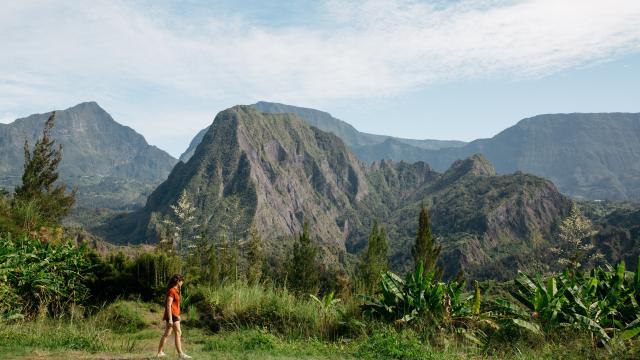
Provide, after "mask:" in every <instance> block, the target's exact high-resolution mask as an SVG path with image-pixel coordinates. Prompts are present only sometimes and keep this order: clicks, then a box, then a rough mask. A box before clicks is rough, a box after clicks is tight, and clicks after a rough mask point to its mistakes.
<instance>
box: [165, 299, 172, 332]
mask: <svg viewBox="0 0 640 360" xmlns="http://www.w3.org/2000/svg"><path fill="white" fill-rule="evenodd" d="M172 303H173V297H172V296H167V304H166V306H165V308H166V312H167V314H168V317H169V325H172V324H173V314H172V313H171V304H172Z"/></svg>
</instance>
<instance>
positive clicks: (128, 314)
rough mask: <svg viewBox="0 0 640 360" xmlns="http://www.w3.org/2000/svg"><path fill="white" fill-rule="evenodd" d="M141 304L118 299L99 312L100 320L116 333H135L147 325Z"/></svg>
mask: <svg viewBox="0 0 640 360" xmlns="http://www.w3.org/2000/svg"><path fill="white" fill-rule="evenodd" d="M139 308H140V306H139V305H138V304H136V303H135V302H131V301H117V302H115V303H113V304H111V305H109V306H108V307H107V308H106V309H104V310H103V311H101V312H100V313H99V314H98V319H99V320H100V322H102V323H104V325H105V326H106V327H108V328H109V329H111V330H113V331H114V332H116V333H134V332H137V331H139V330H142V329H144V328H145V327H147V323H146V322H145V321H144V319H143V318H142V316H141V315H140V313H141V310H140V309H139Z"/></svg>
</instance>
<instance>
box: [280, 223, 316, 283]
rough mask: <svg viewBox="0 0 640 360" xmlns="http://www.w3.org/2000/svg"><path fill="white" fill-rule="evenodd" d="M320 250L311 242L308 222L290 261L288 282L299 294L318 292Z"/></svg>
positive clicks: (294, 246) (303, 228) (295, 245)
mask: <svg viewBox="0 0 640 360" xmlns="http://www.w3.org/2000/svg"><path fill="white" fill-rule="evenodd" d="M317 253H318V249H317V248H316V247H315V246H314V245H313V243H312V242H311V237H310V236H309V223H307V222H306V221H305V222H304V225H303V227H302V233H301V234H300V236H299V237H298V241H297V242H296V243H295V244H294V245H293V254H292V256H291V258H290V260H289V266H288V273H289V274H288V282H289V285H290V286H291V288H292V289H293V290H294V291H296V292H299V293H312V294H315V293H316V292H317V291H318V286H319V284H320V278H319V276H318V263H317V259H316V256H317Z"/></svg>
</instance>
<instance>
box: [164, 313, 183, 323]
mask: <svg viewBox="0 0 640 360" xmlns="http://www.w3.org/2000/svg"><path fill="white" fill-rule="evenodd" d="M171 319H172V322H176V321H180V316H176V315H173V314H172V315H171ZM167 322H169V320H167Z"/></svg>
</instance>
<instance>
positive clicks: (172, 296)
mask: <svg viewBox="0 0 640 360" xmlns="http://www.w3.org/2000/svg"><path fill="white" fill-rule="evenodd" d="M183 283H184V277H183V276H182V275H179V274H176V275H173V276H172V277H171V280H169V285H168V286H167V297H166V299H165V306H164V316H163V317H162V320H164V321H166V326H165V329H164V334H163V335H162V338H160V345H159V346H158V357H163V356H166V354H165V353H164V352H163V351H162V348H163V347H164V343H165V342H166V341H167V338H168V337H169V335H171V330H173V331H174V333H175V339H176V350H177V351H178V357H179V358H180V359H191V356H189V355H187V354H185V353H184V351H182V342H181V339H180V335H181V334H182V331H181V330H180V288H181V287H182V284H183Z"/></svg>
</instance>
